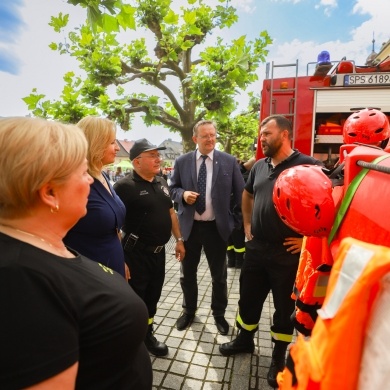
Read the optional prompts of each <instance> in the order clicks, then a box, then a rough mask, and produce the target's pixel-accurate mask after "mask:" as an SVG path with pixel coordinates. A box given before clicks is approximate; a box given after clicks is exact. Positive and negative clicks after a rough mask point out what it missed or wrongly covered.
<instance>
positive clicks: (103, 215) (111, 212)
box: [64, 180, 126, 276]
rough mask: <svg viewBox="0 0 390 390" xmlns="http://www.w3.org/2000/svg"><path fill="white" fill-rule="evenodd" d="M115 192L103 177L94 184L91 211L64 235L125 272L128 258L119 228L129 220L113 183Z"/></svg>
mask: <svg viewBox="0 0 390 390" xmlns="http://www.w3.org/2000/svg"><path fill="white" fill-rule="evenodd" d="M109 186H110V188H111V191H112V192H113V196H111V195H110V194H109V193H108V191H107V190H106V189H105V188H104V186H103V184H102V183H100V181H99V180H95V181H94V182H93V183H92V184H91V191H90V193H89V196H88V204H87V214H86V215H85V216H84V217H83V218H81V219H80V220H79V221H78V222H77V223H76V225H74V226H73V227H72V229H70V230H69V231H68V233H67V235H66V236H65V237H64V242H65V244H66V245H67V246H68V247H70V248H72V249H74V250H76V251H77V252H79V253H81V254H82V255H84V256H86V257H88V258H90V259H91V260H94V261H97V262H99V263H101V264H103V265H106V266H107V267H110V268H112V269H113V270H115V271H117V272H119V273H120V274H121V275H123V276H124V273H125V268H124V267H125V265H124V264H125V258H124V253H123V249H122V244H121V242H120V240H119V237H118V231H119V230H120V229H121V228H122V225H123V223H124V220H125V215H126V208H125V206H124V204H123V202H122V201H121V200H120V198H119V197H118V195H116V193H115V191H114V189H113V188H112V186H111V184H109Z"/></svg>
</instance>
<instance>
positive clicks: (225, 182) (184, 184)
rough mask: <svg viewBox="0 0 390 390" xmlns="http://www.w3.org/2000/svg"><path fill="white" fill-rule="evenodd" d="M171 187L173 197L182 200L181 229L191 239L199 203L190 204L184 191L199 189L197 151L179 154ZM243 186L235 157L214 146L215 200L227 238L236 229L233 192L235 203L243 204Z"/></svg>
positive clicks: (218, 219) (222, 232)
mask: <svg viewBox="0 0 390 390" xmlns="http://www.w3.org/2000/svg"><path fill="white" fill-rule="evenodd" d="M169 189H170V194H171V197H172V200H173V201H174V202H176V203H177V204H178V218H179V222H180V229H181V232H182V234H183V237H184V239H185V240H187V239H188V237H189V235H190V233H191V229H192V225H193V223H194V215H195V204H193V205H189V204H187V203H186V202H185V201H184V199H183V193H184V191H195V192H198V180H197V170H196V151H194V152H189V153H187V154H184V155H183V156H180V157H178V158H177V160H176V162H175V166H174V170H173V175H172V177H171V183H170V186H169ZM243 189H244V179H243V178H242V174H241V172H240V168H239V166H238V163H237V160H236V159H235V157H233V156H231V155H230V154H227V153H224V152H220V151H218V150H214V158H213V177H212V186H211V202H212V205H213V209H214V214H215V221H216V224H217V229H218V232H219V234H220V235H221V237H222V238H223V239H224V240H225V241H227V240H228V238H229V236H230V233H231V232H232V231H233V229H234V218H233V212H232V210H231V206H230V202H231V200H230V199H231V194H233V195H232V196H233V199H234V203H235V204H236V205H237V206H238V207H239V208H241V198H242V191H243Z"/></svg>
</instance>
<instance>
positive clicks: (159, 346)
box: [145, 325, 168, 356]
mask: <svg viewBox="0 0 390 390" xmlns="http://www.w3.org/2000/svg"><path fill="white" fill-rule="evenodd" d="M145 345H146V348H147V349H148V351H149V352H150V353H151V354H152V355H155V356H165V355H167V354H168V347H167V346H166V345H165V344H164V343H162V342H160V341H157V339H156V338H155V337H154V336H153V325H149V328H148V333H146V337H145Z"/></svg>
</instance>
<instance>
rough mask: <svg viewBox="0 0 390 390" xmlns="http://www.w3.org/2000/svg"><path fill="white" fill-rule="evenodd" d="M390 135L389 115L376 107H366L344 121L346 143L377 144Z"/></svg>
mask: <svg viewBox="0 0 390 390" xmlns="http://www.w3.org/2000/svg"><path fill="white" fill-rule="evenodd" d="M389 137H390V126H389V120H388V119H387V116H386V115H385V114H384V113H383V112H381V111H379V110H376V109H375V108H364V109H363V110H360V111H356V112H354V113H353V114H351V115H350V116H349V117H348V118H347V120H346V121H345V123H344V127H343V138H344V143H346V144H352V143H354V142H360V143H362V144H367V145H376V144H378V143H379V142H381V141H384V140H386V139H388V138H389Z"/></svg>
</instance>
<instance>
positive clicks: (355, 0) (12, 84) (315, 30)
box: [0, 0, 390, 143]
mask: <svg viewBox="0 0 390 390" xmlns="http://www.w3.org/2000/svg"><path fill="white" fill-rule="evenodd" d="M129 1H130V2H131V0H129ZM174 1H175V2H177V3H179V4H180V3H181V4H182V3H183V0H181V1H180V0H174ZM388 1H389V0H230V1H229V3H230V4H231V5H233V6H235V7H236V8H237V10H238V15H239V21H238V23H237V24H236V25H234V26H233V27H232V28H231V29H230V30H223V32H222V33H221V36H223V38H224V39H225V40H226V41H227V42H228V41H230V40H231V39H234V38H238V37H239V36H240V35H243V34H245V35H247V36H248V37H249V38H251V39H253V38H254V37H255V36H257V34H258V33H259V32H260V31H262V30H267V31H268V33H269V34H270V35H271V37H272V38H273V40H274V43H273V44H272V45H271V46H270V47H269V48H268V49H269V55H268V57H267V61H269V62H270V61H274V63H275V64H285V63H291V62H295V60H297V59H298V61H299V69H300V74H304V73H305V72H306V64H307V63H308V62H313V61H316V59H317V54H318V53H319V52H320V51H322V50H328V51H329V52H330V55H331V60H339V59H341V58H342V57H344V56H346V57H347V58H348V59H353V60H355V62H356V64H358V65H364V62H365V59H366V58H367V56H368V55H369V54H370V52H371V49H372V42H371V41H372V37H373V33H374V34H375V40H376V43H375V49H376V51H377V52H378V51H379V49H380V46H381V44H382V43H383V42H386V41H387V40H389V39H390V28H389V24H390V22H389V21H390V9H389V8H390V7H389V2H388ZM205 2H206V3H208V4H210V3H215V2H216V0H205ZM59 12H63V13H69V14H70V20H71V24H73V25H74V26H77V25H79V24H81V23H82V22H83V20H84V18H85V10H84V9H82V8H81V7H75V6H71V5H69V4H67V3H66V1H65V0H1V2H0V116H10V115H26V114H28V111H27V107H26V106H25V104H24V102H23V101H22V100H21V99H22V97H24V96H27V95H29V94H30V92H31V91H32V89H33V88H34V87H36V88H38V91H39V92H40V93H43V94H45V95H46V97H47V98H50V99H56V98H58V96H59V94H60V92H61V90H62V86H63V80H62V77H63V75H64V74H65V72H67V71H69V70H73V71H74V72H75V73H76V74H81V71H79V70H78V67H77V63H76V62H75V60H74V59H71V58H69V57H66V56H60V55H59V54H57V53H56V52H52V51H51V50H50V49H49V48H48V45H49V43H50V42H52V41H55V42H58V41H60V40H61V37H60V36H59V35H58V34H55V33H54V32H53V31H52V29H51V28H50V27H49V26H48V23H49V21H50V17H51V16H52V15H57V14H58V13H59ZM210 39H211V40H212V39H213V37H210ZM214 39H215V37H214ZM258 76H259V80H258V81H257V82H255V83H254V84H253V85H252V86H251V87H250V88H249V90H252V91H255V92H260V90H261V83H262V80H263V78H264V76H265V64H263V65H261V66H260V68H259V70H258ZM278 76H279V75H278ZM239 99H241V97H239ZM135 128H136V129H135V130H133V131H131V132H130V133H128V134H127V135H125V136H123V137H122V138H125V137H126V138H129V139H136V138H140V137H143V136H144V135H145V126H144V125H143V124H142V122H139V124H138V125H137V126H135ZM137 129H138V130H137ZM146 132H148V134H149V132H150V138H151V139H152V140H153V141H154V142H156V143H159V142H162V141H163V140H164V139H165V138H167V137H171V138H173V139H176V140H180V138H179V137H178V136H177V135H174V134H171V133H168V132H167V131H166V130H161V129H157V128H154V129H149V128H147V129H146ZM119 136H120V134H119ZM120 138H121V137H120Z"/></svg>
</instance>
